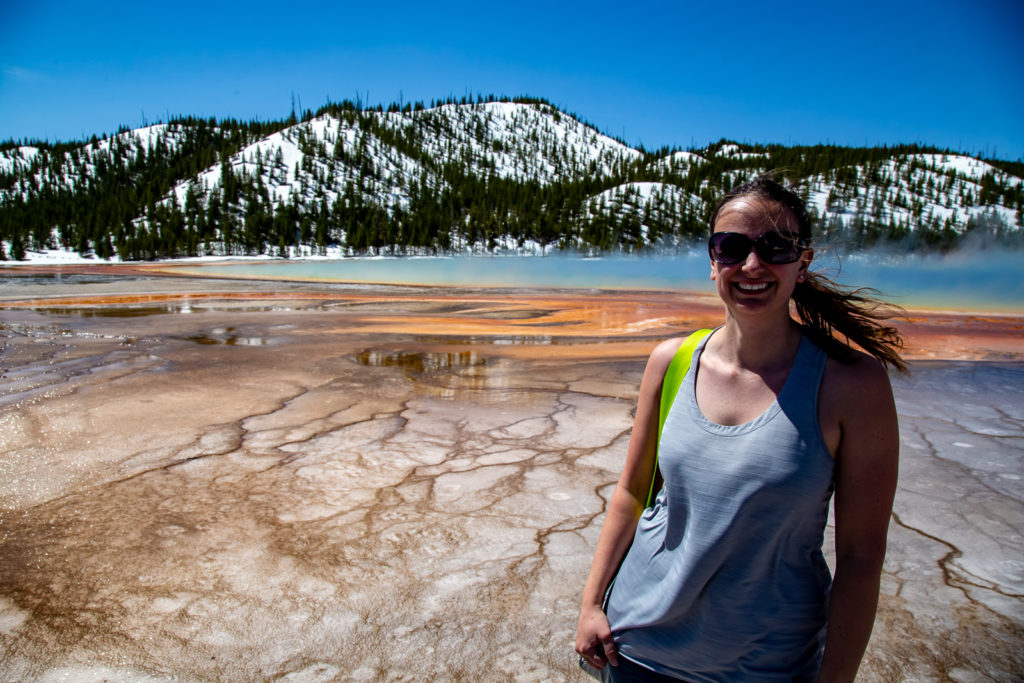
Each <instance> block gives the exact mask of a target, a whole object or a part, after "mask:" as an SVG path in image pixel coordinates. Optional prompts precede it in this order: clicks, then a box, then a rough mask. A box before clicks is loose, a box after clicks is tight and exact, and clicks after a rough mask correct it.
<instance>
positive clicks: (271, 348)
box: [0, 284, 1024, 681]
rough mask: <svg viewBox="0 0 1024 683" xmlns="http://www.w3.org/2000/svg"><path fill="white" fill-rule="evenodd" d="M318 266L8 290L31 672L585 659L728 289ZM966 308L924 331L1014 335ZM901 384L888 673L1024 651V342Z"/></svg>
mask: <svg viewBox="0 0 1024 683" xmlns="http://www.w3.org/2000/svg"><path fill="white" fill-rule="evenodd" d="M235 286H238V285H237V284H236V285H235ZM294 294H295V296H293V297H292V296H291V295H289V296H290V297H291V298H289V299H288V300H287V305H288V306H289V307H291V309H290V310H255V309H256V308H259V307H260V306H263V307H270V306H278V305H281V304H282V302H281V301H273V302H268V301H264V302H263V303H262V304H255V303H254V301H253V300H252V299H245V298H244V297H242V296H238V297H236V298H233V299H232V298H226V299H223V300H219V299H217V298H216V297H212V296H211V297H209V298H206V299H199V301H200V302H201V305H196V303H195V301H196V300H197V299H196V297H195V296H192V301H193V303H192V307H193V308H192V313H191V314H189V315H162V314H161V315H148V316H108V315H78V314H76V313H74V312H73V311H70V310H68V311H63V310H61V308H62V307H63V308H70V309H74V308H75V306H73V305H71V302H66V303H63V304H61V305H60V306H56V307H54V306H49V309H50V310H47V311H39V310H34V309H33V308H32V307H31V306H23V307H8V308H6V309H4V310H0V316H2V318H0V320H2V324H0V341H2V343H3V352H2V356H0V364H2V373H3V381H2V383H0V672H2V677H3V678H4V679H5V680H28V681H31V680H73V679H81V680H99V679H103V678H106V679H109V680H145V679H149V680H152V679H167V678H169V679H174V680H222V679H223V680H262V679H284V680H410V681H412V680H417V681H418V680H473V681H477V680H480V681H491V680H525V681H539V680H582V679H581V678H580V676H579V675H578V674H577V672H576V671H575V669H574V664H573V661H572V657H571V642H572V634H573V630H574V628H575V619H576V609H577V603H578V598H579V591H580V589H581V588H582V583H583V581H584V579H585V576H586V572H587V569H588V565H589V561H590V556H591V553H592V550H593V544H594V543H595V541H596V536H597V532H598V530H599V526H600V522H601V515H602V511H603V508H604V504H605V501H606V500H607V497H608V496H609V495H610V491H611V486H612V484H613V482H614V479H615V476H616V475H617V472H618V469H619V468H620V466H621V461H622V457H623V455H624V452H625V444H626V440H627V438H628V432H629V427H630V422H631V416H632V410H633V403H634V401H635V397H636V388H637V383H638V382H639V378H640V375H641V373H642V371H643V361H644V357H645V354H646V352H647V350H649V349H650V347H651V346H652V345H653V340H654V339H656V338H658V337H659V335H664V336H667V335H668V334H669V333H670V332H671V331H672V329H673V328H675V327H676V326H679V327H680V328H682V329H685V328H686V327H687V326H688V327H695V326H698V325H704V324H708V323H710V322H712V321H713V320H714V317H713V315H714V314H715V313H716V312H717V311H714V310H710V311H709V312H706V313H705V312H704V311H703V309H700V308H699V307H698V308H697V309H693V308H686V307H681V306H680V305H679V304H678V302H676V303H675V304H671V303H670V301H669V299H668V298H666V299H664V300H661V299H657V298H656V297H655V298H653V301H652V300H645V301H643V302H642V303H643V305H642V306H641V305H639V303H638V302H637V299H638V298H641V297H637V296H636V295H625V294H620V295H615V296H607V297H604V295H601V296H602V297H604V299H602V298H594V299H593V300H590V301H581V300H580V298H581V297H579V296H575V297H563V298H562V299H561V300H560V299H559V297H558V296H554V295H543V296H542V295H537V296H535V297H534V299H535V300H533V301H529V302H526V303H524V302H522V301H519V302H516V301H510V300H502V298H501V297H499V296H490V295H488V296H475V295H474V296H463V295H460V296H462V298H458V297H449V298H447V299H446V298H445V297H444V296H441V295H439V294H437V293H436V292H428V293H427V294H428V295H426V296H423V297H422V298H416V297H415V296H413V295H411V294H409V295H407V296H406V295H402V296H401V297H399V298H400V300H399V301H397V302H396V301H395V297H396V296H397V295H396V294H395V293H394V292H389V293H388V294H387V296H378V297H376V298H374V297H373V296H370V295H368V294H367V295H361V296H363V298H359V297H351V298H348V299H345V300H343V301H339V300H338V299H337V298H333V299H330V298H319V297H320V293H319V292H310V293H305V296H307V297H308V298H303V296H300V294H303V293H294ZM62 295H63V294H62ZM332 296H335V297H336V295H332ZM346 296H349V295H346ZM631 297H632V298H631ZM605 299H606V300H605ZM178 301H179V302H180V300H178ZM602 301H604V304H605V305H607V306H608V308H609V310H610V311H611V312H609V313H605V314H602V313H601V312H600V311H599V309H600V307H601V306H602ZM233 303H234V304H238V307H237V308H233V307H232V305H233ZM348 303H351V304H353V305H346V304H348ZM393 304H394V305H393ZM86 305H91V306H95V305H98V303H97V302H96V301H95V300H94V301H92V303H89V304H86ZM175 305H177V304H175ZM553 321H561V323H560V324H554V325H552V324H551V323H552V322H553ZM971 324H972V325H974V326H975V327H973V328H969V329H970V330H973V331H977V330H979V329H982V328H979V327H978V325H980V324H981V323H980V322H975V323H971ZM1013 324H1016V323H1013ZM935 325H938V326H939V328H938V329H940V330H941V336H940V337H938V339H939V343H938V345H937V346H931V347H928V346H926V345H924V344H923V343H922V344H921V345H920V347H919V348H921V349H923V350H927V351H928V352H931V353H941V351H936V349H940V350H941V349H948V348H954V349H955V348H960V347H968V348H971V349H973V353H976V354H989V355H992V354H999V353H1005V352H1006V350H1007V349H1012V348H1013V347H1012V345H1011V344H1010V343H1009V342H1007V341H1006V340H1007V339H1008V338H1011V336H1012V335H1011V336H1008V335H1007V334H1004V333H1003V332H1002V331H1000V330H1003V329H1004V328H1005V327H1006V326H1010V325H1011V323H1010V322H1005V321H1004V322H1002V323H1001V322H1000V321H999V320H996V321H995V322H994V323H992V325H995V327H988V328H984V329H985V330H988V333H986V334H987V336H986V334H980V333H979V334H976V335H975V336H974V337H970V338H968V337H964V336H963V335H961V336H956V335H955V334H954V331H955V328H956V327H957V325H958V324H955V323H953V322H950V323H949V324H945V323H943V322H942V321H938V322H936V323H935ZM1000 325H1003V326H1002V327H1001V326H1000ZM961 327H962V328H968V326H966V325H961ZM539 329H544V330H545V332H544V333H542V334H538V333H537V330H539ZM992 330H995V331H994V332H993V331H992ZM972 333H973V332H972ZM240 340H250V341H251V340H256V341H258V343H246V342H245V341H240ZM1017 345H1018V348H1019V346H1020V343H1019V338H1018V340H1017ZM925 355H926V354H925V353H924V352H923V351H922V353H921V356H922V357H923V356H925ZM972 357H975V356H972ZM895 386H896V393H897V399H898V402H899V407H900V412H901V418H902V430H901V436H902V440H903V451H904V453H903V459H902V463H901V467H902V478H901V483H900V492H899V495H898V498H897V505H896V511H895V512H896V514H895V515H894V519H893V525H892V530H891V540H892V543H891V549H890V553H889V557H888V559H887V563H886V573H885V578H884V581H883V596H882V606H881V609H880V613H879V614H880V616H879V623H878V627H877V628H876V632H875V635H874V637H873V640H872V644H871V648H870V651H869V654H868V657H867V659H866V661H865V665H864V669H863V672H862V676H861V678H860V679H859V680H864V681H891V680H901V679H905V680H984V679H985V678H986V677H987V678H990V679H993V680H1014V679H1019V678H1020V677H1021V676H1022V675H1024V661H1022V660H1024V655H1022V654H1021V653H1022V652H1024V637H1022V628H1021V625H1022V623H1024V613H1022V604H1024V602H1022V600H1024V598H1022V595H1024V572H1022V568H1024V552H1022V547H1024V540H1022V531H1021V529H1022V526H1024V521H1022V520H1024V507H1022V505H1024V504H1022V496H1021V494H1020V487H1019V480H1020V477H1021V476H1024V470H1022V467H1024V466H1022V462H1021V444H1022V443H1024V413H1022V412H1021V408H1020V406H1024V365H1022V364H1021V363H1020V362H1002V361H1001V362H975V363H960V362H954V363H951V362H938V361H935V362H923V361H922V362H918V363H917V364H916V365H915V374H914V375H912V376H911V377H910V378H908V379H897V380H896V385H895Z"/></svg>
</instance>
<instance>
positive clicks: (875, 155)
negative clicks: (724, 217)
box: [0, 95, 1024, 260]
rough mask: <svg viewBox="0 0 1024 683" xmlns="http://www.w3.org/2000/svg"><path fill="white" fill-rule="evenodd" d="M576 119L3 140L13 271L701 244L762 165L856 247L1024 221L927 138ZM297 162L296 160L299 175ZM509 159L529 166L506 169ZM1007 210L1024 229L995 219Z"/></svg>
mask: <svg viewBox="0 0 1024 683" xmlns="http://www.w3.org/2000/svg"><path fill="white" fill-rule="evenodd" d="M494 102H512V103H515V104H519V105H524V106H526V107H528V108H529V111H531V112H533V113H534V114H536V116H535V118H534V119H529V121H528V122H527V123H528V124H529V125H527V123H523V122H521V121H518V120H517V123H516V125H517V126H521V127H522V130H517V131H516V136H515V138H514V139H510V138H507V137H506V138H502V137H500V136H496V135H495V134H494V133H493V132H492V126H496V125H497V124H496V123H495V122H494V121H492V120H491V119H490V118H489V116H490V115H489V114H487V113H486V112H485V109H486V107H484V106H483V105H487V104H491V103H494ZM442 105H455V106H453V107H447V108H445V109H438V107H442ZM325 116H327V117H330V120H331V121H335V122H336V123H337V125H336V126H335V127H333V128H332V127H331V126H330V125H327V124H324V125H321V126H320V127H319V128H317V129H316V130H315V131H314V128H313V127H312V124H311V123H310V122H312V121H313V119H322V118H323V117H325ZM563 117H564V118H563ZM524 121H526V119H524ZM530 122H532V123H530ZM299 123H303V124H309V125H302V126H300V125H297V124H299ZM569 124H572V125H573V126H576V128H573V129H571V130H573V131H577V132H579V131H580V130H582V131H583V133H584V134H589V135H590V136H592V138H591V139H596V137H597V135H596V132H595V131H593V129H592V127H589V126H587V125H586V124H584V123H582V122H581V121H580V120H579V119H578V118H577V117H575V116H572V115H569V114H565V113H564V112H560V111H559V110H558V109H557V108H555V107H554V106H553V105H552V104H551V103H550V102H547V101H546V100H543V99H540V98H516V99H514V100H507V99H503V98H496V97H494V96H486V97H483V96H479V95H478V96H476V98H475V99H474V98H469V97H462V98H459V99H455V98H448V99H446V100H440V101H432V102H430V104H429V106H428V105H426V104H424V103H422V102H411V103H408V102H400V103H393V104H391V105H389V106H387V107H384V106H382V105H378V106H375V107H366V106H364V105H363V103H362V102H360V101H358V100H357V101H348V100H346V101H343V102H340V103H334V102H329V103H328V104H327V105H325V106H324V107H321V108H320V109H319V110H318V111H317V112H312V111H308V110H307V111H305V112H303V113H302V114H301V117H300V115H299V114H298V113H296V112H294V111H293V112H292V114H291V116H289V117H288V118H286V119H284V120H281V121H276V122H260V121H248V122H242V121H238V120H233V119H228V120H220V121H218V120H215V119H212V118H210V119H203V118H194V117H178V118H175V119H173V120H171V121H168V122H167V123H166V124H159V125H157V126H155V127H153V128H150V129H146V130H145V131H137V132H132V131H129V130H128V129H121V130H119V131H118V133H117V134H116V135H114V136H111V137H109V138H106V137H104V138H99V139H97V138H95V137H94V138H92V139H91V140H89V141H88V142H87V143H84V144H80V143H77V144H76V143H53V144H47V143H34V144H31V145H26V144H25V143H20V144H19V143H15V142H14V141H8V142H6V143H3V144H2V145H0V154H2V155H3V158H4V159H6V160H7V161H8V162H9V164H8V166H6V167H3V169H2V172H0V241H2V242H3V243H4V245H5V248H0V259H3V258H13V259H16V260H21V259H23V258H24V257H25V254H26V251H27V250H29V249H45V248H65V249H73V250H76V251H78V252H79V253H82V254H89V253H94V254H95V255H97V256H98V257H100V258H104V259H106V258H111V257H113V256H117V257H119V258H121V259H123V260H147V259H158V258H176V257H185V256H200V255H214V254H217V255H221V254H237V255H257V254H266V253H271V254H275V255H282V256H284V255H287V254H289V253H290V252H291V251H292V250H293V249H294V248H297V247H302V248H304V249H307V250H314V251H319V252H321V253H326V251H327V249H328V248H329V247H341V248H342V249H343V250H345V252H346V253H352V254H358V253H383V252H390V253H425V252H447V251H451V250H454V249H465V248H473V249H477V250H487V251H493V250H496V249H500V248H507V247H509V246H515V245H519V246H522V245H525V244H527V243H528V242H529V243H535V244H539V245H543V246H545V247H552V248H559V249H583V250H596V251H615V250H625V251H632V250H639V249H648V248H657V247H660V246H672V245H677V244H680V243H687V242H689V241H692V240H693V239H695V238H697V237H699V236H700V235H702V234H703V232H704V231H705V230H706V227H705V226H706V220H707V213H708V210H709V208H710V207H711V206H712V205H713V202H714V201H715V200H717V198H718V197H720V196H721V195H722V193H723V192H725V191H726V190H728V189H729V188H730V187H732V186H733V185H734V184H736V183H737V182H740V181H742V180H744V179H746V178H748V177H750V176H751V175H753V174H754V173H757V172H760V171H763V170H765V169H778V172H779V173H780V174H781V175H782V176H783V177H784V179H785V180H787V181H788V182H789V183H791V184H792V185H794V186H795V187H797V188H799V189H800V190H801V191H802V192H804V194H805V196H806V197H807V198H808V199H811V196H812V194H813V193H814V192H817V191H819V189H820V188H821V187H828V188H830V189H829V194H828V197H827V200H826V201H825V202H824V211H822V212H820V213H819V214H817V215H816V216H815V219H816V223H817V225H816V229H817V231H818V232H819V233H820V234H822V235H823V236H825V237H827V238H829V239H833V240H839V241H845V242H847V243H850V244H852V245H854V246H857V247H865V246H870V245H873V244H877V243H879V242H902V243H907V244H910V243H912V246H914V247H918V246H926V247H930V248H951V247H953V246H955V245H956V244H957V243H959V242H960V241H961V240H962V239H964V236H965V235H969V234H971V233H976V232H978V231H982V232H985V233H986V234H989V233H991V235H993V238H994V239H1010V238H1014V237H1016V236H1019V235H1020V234H1021V230H1020V225H1021V223H1022V222H1024V221H1022V216H1021V212H1022V210H1024V191H1022V185H1021V183H1020V180H1019V177H1017V180H1016V182H1014V181H1013V180H1012V179H1013V177H1014V176H1013V172H1014V171H1016V170H1019V169H1017V168H1016V166H1019V165H1020V164H1019V163H1016V162H1002V166H1000V165H999V164H997V163H996V162H991V163H992V165H993V166H995V167H996V168H1001V169H1003V170H1004V172H1003V173H991V172H990V173H986V174H985V175H984V176H983V177H982V178H981V180H980V182H974V181H972V180H970V179H968V178H966V177H964V176H963V175H962V174H958V173H957V172H956V170H951V169H949V168H946V167H944V166H942V165H941V164H935V163H932V164H929V163H928V162H927V161H926V159H927V158H928V155H936V156H942V155H947V156H948V155H952V153H951V152H949V151H948V150H939V149H936V148H930V147H926V146H921V145H901V146H894V147H870V148H850V147H840V146H832V145H818V146H811V147H808V146H800V147H786V146H781V145H747V144H743V145H739V144H736V143H732V142H729V141H725V140H723V141H720V142H719V143H716V144H714V145H711V146H709V147H708V148H707V149H703V150H689V151H690V152H695V153H696V154H697V155H699V156H697V157H691V158H690V159H689V160H685V159H684V160H681V161H679V160H677V158H681V157H682V156H686V155H680V154H679V153H680V152H683V150H678V149H667V148H666V149H661V150H657V151H653V152H651V151H647V150H643V149H641V150H640V152H641V153H640V154H639V155H637V154H636V152H635V151H631V150H627V151H629V152H630V153H628V154H627V153H626V152H622V151H621V150H620V152H618V153H614V152H612V151H608V149H605V151H603V152H601V153H600V154H597V153H595V154H590V155H589V156H588V155H587V154H584V153H583V152H581V151H580V150H579V149H578V148H577V147H578V146H575V145H571V144H567V143H565V142H564V141H563V140H562V137H564V136H565V135H566V134H567V133H566V131H567V130H570V129H569V128H567V127H566V126H568V125H569ZM275 136H276V137H275ZM560 136H562V137H560ZM271 140H273V141H274V142H271ZM605 140H607V138H605ZM19 147H32V148H35V151H26V153H25V154H22V153H21V152H20V151H19ZM283 149H288V150H293V151H294V153H292V152H289V157H288V161H287V162H286V160H285V154H284V153H283V151H282V150H283ZM609 149H611V148H609ZM623 149H624V147H623ZM243 150H247V151H246V156H245V157H244V158H240V155H239V153H240V152H241V151H243ZM616 154H618V155H617V156H616ZM1015 163H1016V165H1014V164H1015ZM501 164H513V170H514V171H515V172H514V173H510V172H504V173H500V172H499V166H500V165H501ZM541 165H543V166H544V168H548V169H554V170H553V171H550V173H553V176H551V178H550V179H549V180H547V181H545V182H541V181H539V180H536V179H535V178H536V177H538V175H537V173H536V172H535V171H536V170H537V168H539V167H540V166H541ZM506 171H507V169H506ZM640 187H645V188H646V189H645V190H644V192H646V194H643V193H642V192H641V191H640V190H639V189H638V188H640ZM652 187H656V188H657V189H656V190H651V188H652ZM819 204H820V202H819ZM974 206H991V207H1000V208H1001V209H1002V210H1003V213H992V214H991V215H989V214H984V215H982V216H981V217H980V218H979V217H978V216H977V215H976V214H977V212H975V214H970V217H968V212H966V211H963V209H964V207H974ZM935 207H944V208H948V209H950V210H943V211H936V208H935ZM952 209H961V211H960V213H957V212H952V213H951V211H952ZM1007 211H1010V212H1015V220H1014V221H1013V222H1015V223H1016V225H1012V224H1008V223H1007V221H1006V220H1004V218H1001V216H1005V215H1006V212H1007ZM961 214H962V215H963V218H962V219H957V218H956V216H958V215H961ZM958 221H959V222H958Z"/></svg>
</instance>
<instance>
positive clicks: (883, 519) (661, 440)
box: [576, 177, 904, 681]
mask: <svg viewBox="0 0 1024 683" xmlns="http://www.w3.org/2000/svg"><path fill="white" fill-rule="evenodd" d="M711 230H712V235H711V238H710V240H709V244H708V249H709V253H710V256H711V259H712V261H711V277H712V279H713V280H714V281H715V283H716V286H717V290H718V295H719V297H720V298H721V299H722V302H723V303H724V304H725V308H726V316H725V324H724V325H723V326H722V327H721V328H719V329H717V330H716V331H715V332H714V333H713V334H711V335H710V336H709V337H706V338H705V340H704V341H703V342H701V343H700V344H699V345H698V346H697V348H696V351H695V352H694V353H693V360H692V362H691V364H690V369H689V371H688V373H687V374H686V377H685V378H684V380H683V384H682V387H681V390H680V392H679V394H678V396H677V400H676V401H675V402H674V403H673V404H672V405H671V408H670V410H669V412H668V414H667V416H659V412H658V407H657V406H658V405H659V404H660V402H661V400H660V397H661V391H662V389H661V385H662V379H663V377H665V373H666V369H667V367H668V365H669V363H670V362H671V361H672V359H673V358H674V357H675V355H676V354H677V352H678V351H679V350H680V347H681V343H682V339H678V338H677V339H671V340H668V341H666V342H663V343H662V344H660V345H659V346H658V347H657V348H656V349H655V350H654V352H653V353H652V354H651V357H650V359H649V361H648V364H647V369H646V371H645V372H644V378H643V381H642V383H641V386H640V398H639V403H638V405H637V410H636V418H635V422H634V426H633V431H632V436H631V438H630V444H629V451H628V454H627V457H626V463H625V466H624V468H623V471H622V475H621V477H620V478H619V482H618V485H617V486H616V489H615V492H614V493H613V495H612V500H611V503H610V504H609V509H608V513H607V517H606V521H605V524H604V527H603V529H602V531H601V537H600V539H599V541H598V545H597V549H596V552H595V555H594V561H593V565H592V567H591V572H590V577H589V579H588V580H587V584H586V586H585V588H584V592H583V604H582V608H581V612H580V618H579V625H578V628H577V637H576V651H577V652H578V653H579V654H580V657H581V659H580V664H581V666H583V667H584V668H585V669H587V670H588V671H590V672H591V673H592V675H594V676H595V677H596V678H599V679H600V680H605V681H637V680H641V681H642V680H658V681H661V680H674V679H679V680H721V681H741V680H742V681H749V680H758V681H783V680H785V681H791V680H801V681H802V680H814V679H818V680H823V681H844V680H853V678H854V676H855V675H856V672H857V669H858V667H859V664H860V660H861V657H862V656H863V653H864V649H865V648H866V646H867V642H868V637H869V635H870V633H871V629H872V624H873V621H874V615H875V609H876V604H877V600H878V590H879V578H880V576H881V570H882V561H883V558H884V556H885V546H886V534H887V529H888V524H889V515H890V513H891V510H892V501H893V496H894V493H895V490H896V470H897V460H898V441H899V436H898V428H897V422H896V409H895V405H894V402H893V397H892V390H891V388H890V385H889V379H888V377H887V375H886V372H885V369H884V367H883V364H885V365H894V366H896V367H898V368H900V369H903V368H904V365H903V361H902V360H901V359H900V356H899V353H898V349H899V348H900V345H901V340H900V338H899V335H898V334H897V332H896V330H895V328H891V327H887V326H884V325H881V324H880V323H879V322H878V321H879V319H881V318H883V317H884V316H885V313H884V312H881V311H879V310H878V309H877V308H876V307H875V305H874V303H873V302H872V301H870V300H868V299H865V298H864V297H863V296H861V295H859V294H856V293H853V294H851V293H847V292H844V291H842V290H840V289H838V288H836V287H835V286H833V285H831V283H829V282H828V281H827V280H825V279H824V278H822V277H820V276H815V275H813V274H812V273H811V272H810V271H809V270H808V267H809V265H810V263H811V259H812V258H813V256H814V251H813V249H811V248H810V246H809V242H810V220H809V218H808V215H807V211H806V209H805V208H804V205H803V202H802V201H801V200H800V199H799V197H797V196H796V195H795V194H793V193H792V192H790V191H788V190H786V189H785V188H783V187H781V186H780V185H778V184H777V183H775V182H774V181H772V180H770V179H768V178H764V177H762V178H758V179H756V180H754V181H752V182H751V183H748V184H746V185H743V186H740V187H739V188H737V189H735V190H733V191H732V192H730V193H729V194H728V195H726V196H725V197H724V198H723V199H722V201H721V202H720V203H719V205H718V207H717V208H716V210H715V211H714V213H713V214H712V217H711ZM791 300H792V301H794V302H795V304H796V306H795V307H796V310H797V312H798V314H799V317H800V321H799V322H798V321H797V320H794V319H793V318H792V317H791V314H790V310H791V304H790V301H791ZM833 329H835V330H836V331H838V332H839V333H840V334H842V335H844V336H845V337H846V339H847V340H853V341H854V342H856V343H857V344H858V345H859V346H860V347H861V348H863V349H865V350H866V351H868V354H870V355H868V354H865V353H862V352H860V351H857V350H855V349H854V348H852V347H851V346H850V344H849V341H840V340H838V339H836V338H835V337H834V336H833ZM659 417H660V420H659ZM661 421H663V422H664V427H663V428H660V434H659V424H660V422H661ZM656 468H657V474H660V477H661V478H662V479H663V480H664V486H663V487H662V488H661V490H660V492H659V493H658V496H657V498H656V499H655V501H654V504H653V505H652V506H651V507H649V508H647V509H645V501H647V499H648V487H649V485H650V482H651V480H652V479H653V478H654V477H655V475H656V471H655V470H656ZM833 490H834V491H835V514H836V532H835V544H836V553H837V563H836V573H835V581H834V582H833V581H832V577H831V576H830V573H829V569H828V567H827V566H826V563H825V560H824V556H823V554H822V544H823V534H824V531H825V526H826V522H827V518H828V508H829V500H830V498H831V497H832V493H833ZM613 579H614V582H613ZM826 625H827V631H826ZM826 632H827V637H826ZM819 675H820V678H819Z"/></svg>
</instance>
